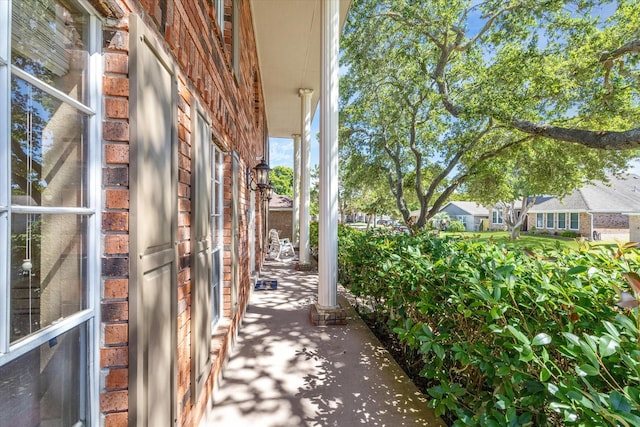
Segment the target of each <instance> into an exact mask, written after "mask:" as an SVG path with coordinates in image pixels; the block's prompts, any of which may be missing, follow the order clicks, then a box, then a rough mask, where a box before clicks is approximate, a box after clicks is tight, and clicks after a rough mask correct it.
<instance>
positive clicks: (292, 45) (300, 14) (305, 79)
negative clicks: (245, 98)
mask: <svg viewBox="0 0 640 427" xmlns="http://www.w3.org/2000/svg"><path fill="white" fill-rule="evenodd" d="M321 1H322V0H251V8H252V14H253V24H254V28H255V34H256V44H257V49H258V60H259V62H260V71H261V77H262V89H263V94H264V104H265V111H266V115H267V126H268V128H269V136H270V137H278V138H291V135H292V134H295V133H300V132H301V129H300V121H301V120H300V114H301V113H300V108H301V107H300V105H301V101H300V97H299V96H298V90H299V89H301V88H310V89H313V97H312V99H311V108H312V111H315V109H316V106H317V104H318V100H319V98H320V76H321V73H320V42H321V40H320V21H321V10H320V6H321V4H320V2H321ZM350 4H351V0H340V28H342V25H343V24H344V21H345V18H346V16H347V12H348V10H349V6H350Z"/></svg>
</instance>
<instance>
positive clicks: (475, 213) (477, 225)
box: [440, 201, 489, 231]
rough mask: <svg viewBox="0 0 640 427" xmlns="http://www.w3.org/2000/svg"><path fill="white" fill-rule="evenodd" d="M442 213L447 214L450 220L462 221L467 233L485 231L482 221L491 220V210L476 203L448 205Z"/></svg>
mask: <svg viewBox="0 0 640 427" xmlns="http://www.w3.org/2000/svg"><path fill="white" fill-rule="evenodd" d="M440 212H446V213H447V214H448V215H449V218H451V219H452V220H455V221H460V222H461V223H462V224H464V227H465V229H466V230H467V231H483V230H482V220H487V219H488V218H489V210H488V209H487V208H485V207H484V206H482V205H480V204H478V203H476V202H468V201H453V202H449V203H447V204H446V205H445V206H444V207H443V208H442V209H440Z"/></svg>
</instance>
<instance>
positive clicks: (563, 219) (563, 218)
mask: <svg viewBox="0 0 640 427" xmlns="http://www.w3.org/2000/svg"><path fill="white" fill-rule="evenodd" d="M565 228H567V214H566V213H564V212H561V213H559V214H558V229H560V230H564V229H565Z"/></svg>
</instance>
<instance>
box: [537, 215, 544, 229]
mask: <svg viewBox="0 0 640 427" xmlns="http://www.w3.org/2000/svg"><path fill="white" fill-rule="evenodd" d="M536 228H544V214H543V213H537V214H536Z"/></svg>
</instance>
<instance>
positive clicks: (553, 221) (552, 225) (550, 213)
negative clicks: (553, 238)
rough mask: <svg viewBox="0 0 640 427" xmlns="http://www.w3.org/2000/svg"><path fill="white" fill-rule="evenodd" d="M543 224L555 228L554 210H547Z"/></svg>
mask: <svg viewBox="0 0 640 427" xmlns="http://www.w3.org/2000/svg"><path fill="white" fill-rule="evenodd" d="M549 216H551V224H549ZM544 225H545V228H548V229H555V228H556V214H555V212H547V213H546V214H544Z"/></svg>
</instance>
